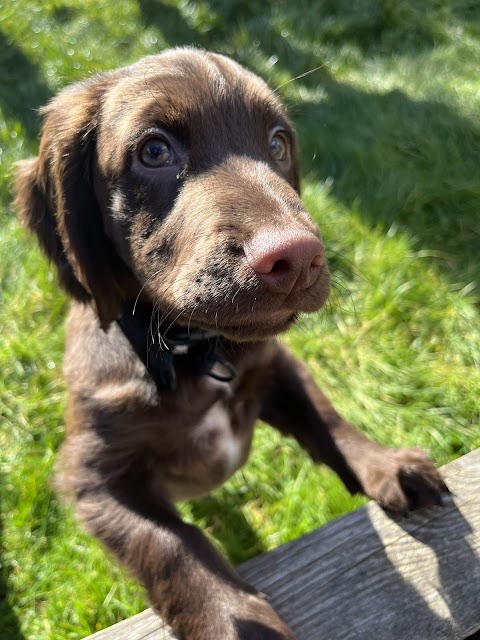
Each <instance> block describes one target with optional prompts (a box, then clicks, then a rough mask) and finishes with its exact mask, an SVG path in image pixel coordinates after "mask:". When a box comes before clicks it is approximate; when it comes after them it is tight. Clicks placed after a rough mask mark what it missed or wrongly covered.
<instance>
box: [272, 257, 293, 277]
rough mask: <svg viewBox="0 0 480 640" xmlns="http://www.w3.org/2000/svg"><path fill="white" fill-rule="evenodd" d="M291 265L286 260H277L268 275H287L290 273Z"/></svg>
mask: <svg viewBox="0 0 480 640" xmlns="http://www.w3.org/2000/svg"><path fill="white" fill-rule="evenodd" d="M290 269H291V265H290V263H289V262H288V261H287V260H277V261H276V262H275V263H274V264H273V267H272V269H271V271H270V273H275V274H276V275H279V276H280V275H282V274H283V273H287V272H288V271H290Z"/></svg>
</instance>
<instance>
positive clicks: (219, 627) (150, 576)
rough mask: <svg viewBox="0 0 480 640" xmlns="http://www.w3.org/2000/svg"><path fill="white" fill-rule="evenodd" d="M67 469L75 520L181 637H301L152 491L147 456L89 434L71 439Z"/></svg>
mask: <svg viewBox="0 0 480 640" xmlns="http://www.w3.org/2000/svg"><path fill="white" fill-rule="evenodd" d="M62 467H63V473H62V474H61V476H60V484H61V487H62V488H63V490H64V491H65V490H66V491H68V493H71V494H72V493H73V497H74V498H75V499H76V503H77V515H78V516H79V517H80V519H81V520H82V521H83V522H84V523H85V524H86V526H87V528H88V530H89V531H90V532H91V533H92V534H93V535H94V536H95V537H97V538H98V539H99V540H100V541H101V542H102V543H103V544H104V545H105V546H106V547H107V548H108V549H109V550H110V551H111V552H112V553H113V554H115V555H116V556H117V558H118V559H119V560H120V561H121V562H122V563H123V564H124V565H125V566H126V567H127V568H128V569H129V570H130V571H131V572H132V573H133V574H134V575H135V577H136V578H137V579H138V580H139V581H140V582H141V583H142V584H143V586H144V587H145V588H146V589H147V591H148V595H149V598H150V602H151V604H152V606H153V607H154V609H156V610H157V611H158V612H159V613H160V615H161V617H162V619H163V620H164V621H165V622H167V623H168V624H169V625H170V626H171V627H172V629H173V630H174V632H175V633H176V635H177V636H178V638H179V640H217V639H218V640H295V637H294V635H293V632H292V631H291V630H289V629H288V628H287V626H286V625H285V624H284V623H283V622H282V620H281V619H280V618H279V617H278V616H277V614H276V613H275V612H274V610H273V609H272V608H271V607H270V605H269V604H268V603H267V602H266V601H265V600H264V599H263V598H262V597H260V596H259V595H258V594H257V593H256V592H255V591H254V590H253V589H252V588H251V587H249V586H248V585H247V584H246V583H244V582H243V581H242V580H241V578H240V577H239V576H238V575H237V574H236V572H235V571H234V569H233V568H232V567H231V566H229V564H228V563H227V562H226V561H225V560H224V559H223V558H222V557H221V556H220V555H219V554H218V553H217V552H216V551H215V549H214V547H213V546H212V545H211V544H210V542H209V541H208V540H207V538H206V537H205V536H204V535H203V534H202V533H201V532H200V531H199V529H197V528H196V527H194V526H192V525H189V524H187V523H185V522H183V521H182V520H181V519H180V517H179V515H178V513H177V511H176V509H175V507H174V506H173V505H172V504H171V502H170V501H169V499H168V497H167V495H166V494H165V495H163V496H162V494H161V491H159V487H158V484H157V486H156V489H155V494H153V492H151V491H150V487H149V483H148V474H146V473H145V469H146V464H145V458H142V457H141V456H137V459H136V460H135V458H133V457H130V458H127V457H126V456H125V455H124V452H122V451H116V452H115V451H112V450H109V449H108V447H105V445H104V444H103V443H102V442H101V441H100V440H99V439H97V438H96V437H95V436H94V435H93V434H91V433H87V434H83V435H79V436H74V437H71V438H70V439H69V440H67V442H66V444H65V445H64V448H63V452H62Z"/></svg>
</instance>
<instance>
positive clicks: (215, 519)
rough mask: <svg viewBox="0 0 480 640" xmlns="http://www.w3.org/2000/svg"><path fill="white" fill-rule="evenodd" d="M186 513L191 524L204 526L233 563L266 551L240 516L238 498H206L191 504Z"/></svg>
mask: <svg viewBox="0 0 480 640" xmlns="http://www.w3.org/2000/svg"><path fill="white" fill-rule="evenodd" d="M190 512H191V514H192V517H193V519H194V521H195V522H197V523H198V522H202V523H205V525H204V527H202V528H204V529H205V530H207V531H210V532H211V533H212V535H213V537H214V538H215V539H216V540H218V541H219V542H220V543H221V545H222V547H223V548H224V549H225V552H226V554H227V556H228V558H229V559H230V560H231V562H233V563H234V564H238V563H239V562H242V561H244V560H245V559H247V558H251V557H254V556H257V555H259V554H260V553H264V552H265V551H266V547H265V546H264V544H263V542H262V540H261V539H260V538H259V537H258V535H257V534H256V532H255V530H254V529H253V528H252V527H251V526H250V523H249V522H248V520H247V519H246V518H245V515H244V514H243V511H242V498H241V496H239V495H237V494H234V493H229V494H228V496H220V497H216V496H207V497H206V498H201V499H198V500H195V501H191V502H190Z"/></svg>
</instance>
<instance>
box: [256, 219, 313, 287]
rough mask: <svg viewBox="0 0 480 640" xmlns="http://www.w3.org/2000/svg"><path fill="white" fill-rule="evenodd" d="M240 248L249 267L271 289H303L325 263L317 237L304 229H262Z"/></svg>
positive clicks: (311, 281)
mask: <svg viewBox="0 0 480 640" xmlns="http://www.w3.org/2000/svg"><path fill="white" fill-rule="evenodd" d="M244 250H245V256H246V258H247V262H248V264H249V265H250V267H251V269H252V270H253V271H254V272H255V274H256V275H257V277H258V279H259V280H260V282H261V283H262V284H263V285H264V286H265V287H267V289H269V290H270V291H271V292H272V293H280V294H286V295H288V294H290V293H292V292H293V291H297V290H301V289H307V288H308V287H309V286H311V285H312V284H313V283H314V282H315V280H316V279H317V277H318V274H319V272H320V270H321V268H322V266H323V265H324V264H325V249H324V248H323V244H322V242H321V240H320V239H319V238H317V236H315V235H314V234H313V233H308V232H307V231H283V230H282V231H277V230H275V229H265V230H263V231H261V232H259V233H257V234H256V235H255V236H254V237H253V238H252V239H251V240H250V241H249V242H248V243H247V244H246V245H245V247H244Z"/></svg>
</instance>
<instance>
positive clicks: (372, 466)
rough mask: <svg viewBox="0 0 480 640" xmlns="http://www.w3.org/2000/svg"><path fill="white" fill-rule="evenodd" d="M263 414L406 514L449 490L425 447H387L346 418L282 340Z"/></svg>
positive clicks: (353, 485)
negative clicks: (369, 436) (362, 431)
mask: <svg viewBox="0 0 480 640" xmlns="http://www.w3.org/2000/svg"><path fill="white" fill-rule="evenodd" d="M261 417H262V419H263V420H265V421H266V422H268V423H269V424H271V425H272V426H274V427H276V428H278V429H279V430H280V431H282V432H283V433H285V434H289V435H292V436H294V437H295V438H296V439H297V440H298V441H299V442H300V444H301V445H302V446H303V447H304V448H305V449H306V450H307V451H308V452H309V453H310V455H311V456H312V458H313V460H314V461H315V462H323V463H325V464H327V465H328V466H329V467H330V468H331V469H333V470H334V471H335V472H336V473H337V474H338V475H339V476H340V478H341V480H342V481H343V482H344V484H345V485H346V487H347V489H349V491H350V492H351V493H356V492H358V491H362V492H363V493H365V494H366V495H367V496H369V497H370V498H373V499H374V500H376V501H377V502H378V503H379V504H381V505H382V506H383V507H385V508H386V509H389V510H391V511H395V512H398V513H405V512H406V511H408V510H409V509H417V508H420V507H428V506H432V505H435V504H441V494H442V493H444V492H448V489H447V487H446V486H445V483H444V482H443V480H442V478H441V476H440V474H439V473H438V471H437V469H436V468H435V466H434V464H433V462H432V461H431V460H430V459H429V458H428V457H427V456H426V454H425V453H424V452H423V451H421V450H420V449H389V448H386V447H383V446H382V445H379V444H377V443H376V442H372V441H371V440H369V439H368V438H367V437H366V436H364V435H363V434H362V433H360V432H359V431H358V430H357V429H356V428H355V427H353V426H352V425H351V424H349V423H348V422H346V421H345V420H344V419H343V418H342V417H341V416H340V415H339V414H338V413H337V412H336V411H335V409H334V408H333V406H332V405H331V403H330V402H329V401H328V399H327V398H326V397H325V396H324V394H323V393H322V392H321V391H320V389H319V388H318V387H317V386H316V384H315V382H314V381H313V379H312V377H311V375H310V374H309V372H308V371H307V368H306V367H305V365H304V364H303V363H301V362H300V361H298V360H297V359H296V358H294V356H293V355H291V354H290V353H289V352H288V351H287V349H286V348H285V347H283V346H282V345H280V344H279V345H278V350H277V352H276V354H275V356H274V358H273V360H272V364H271V371H270V378H269V385H268V387H267V389H266V392H265V396H264V399H263V405H262V414H261Z"/></svg>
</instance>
